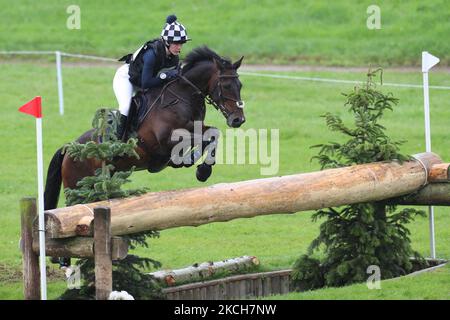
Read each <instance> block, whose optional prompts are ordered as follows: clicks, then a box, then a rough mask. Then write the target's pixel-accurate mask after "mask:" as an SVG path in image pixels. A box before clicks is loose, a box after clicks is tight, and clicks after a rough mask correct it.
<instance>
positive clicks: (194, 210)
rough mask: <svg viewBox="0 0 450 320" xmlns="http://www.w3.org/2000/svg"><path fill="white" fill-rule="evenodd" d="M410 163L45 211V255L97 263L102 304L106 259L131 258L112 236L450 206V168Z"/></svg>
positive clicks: (30, 295)
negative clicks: (363, 207) (357, 206)
mask: <svg viewBox="0 0 450 320" xmlns="http://www.w3.org/2000/svg"><path fill="white" fill-rule="evenodd" d="M414 158H415V159H414V160H411V161H406V162H404V163H402V164H401V163H398V162H395V161H394V162H378V163H370V164H363V165H356V166H351V167H344V168H337V169H329V170H323V171H319V172H312V173H304V174H295V175H290V176H282V177H274V178H267V179H256V180H249V181H241V182H235V183H221V184H216V185H212V186H209V187H204V188H192V189H187V190H178V191H163V192H152V193H147V194H145V195H142V196H139V197H132V198H127V199H115V200H109V201H101V202H97V203H91V204H85V205H76V206H72V207H66V208H60V209H54V210H48V211H46V212H45V220H46V221H45V228H46V237H47V240H46V253H47V255H49V256H65V257H95V264H96V269H95V272H96V278H97V280H96V281H97V283H96V289H97V292H96V296H97V299H106V298H107V297H108V295H109V293H110V292H111V290H112V279H111V261H112V260H115V259H123V258H125V257H126V255H127V252H128V243H126V242H125V240H123V239H121V238H120V237H114V236H113V235H125V234H132V233H136V232H140V231H148V230H163V229H168V228H175V227H180V226H198V225H202V224H207V223H211V222H217V221H229V220H232V219H236V218H250V217H254V216H258V215H267V214H281V213H295V212H299V211H305V210H316V209H321V208H328V207H336V206H341V205H346V204H353V203H361V202H372V201H382V200H384V201H386V203H388V204H415V205H419V204H421V205H436V204H437V205H449V204H450V183H449V182H450V175H449V173H450V170H449V166H450V165H449V164H448V163H442V160H441V159H440V158H439V156H437V155H436V154H433V153H421V154H417V155H415V156H414ZM21 208H22V251H23V256H24V288H25V298H26V299H38V298H39V280H38V278H39V269H38V267H37V266H38V259H37V253H39V248H38V245H37V242H36V241H35V239H37V236H36V234H37V233H36V231H37V221H35V223H34V225H33V226H32V223H31V221H32V220H33V218H34V217H36V203H35V200H32V199H31V200H30V199H24V200H23V201H22V205H21ZM94 215H95V216H96V218H95V219H94ZM35 220H36V219H35ZM94 222H95V225H94ZM32 229H34V230H32ZM94 229H95V231H94ZM80 236H85V237H80ZM86 236H88V237H86Z"/></svg>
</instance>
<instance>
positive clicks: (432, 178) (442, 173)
mask: <svg viewBox="0 0 450 320" xmlns="http://www.w3.org/2000/svg"><path fill="white" fill-rule="evenodd" d="M449 166H450V163H438V164H435V165H433V166H431V169H430V172H429V173H428V181H429V182H450V175H449V174H450V171H449Z"/></svg>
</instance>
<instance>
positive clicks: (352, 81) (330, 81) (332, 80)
mask: <svg viewBox="0 0 450 320" xmlns="http://www.w3.org/2000/svg"><path fill="white" fill-rule="evenodd" d="M0 54H5V55H13V54H52V55H54V54H55V51H0ZM61 55H62V56H66V57H74V58H81V59H91V60H101V61H111V62H118V61H117V60H116V59H112V58H106V57H98V56H90V55H84V54H73V53H66V52H61ZM239 73H240V74H242V75H246V76H256V77H266V78H275V79H287V80H300V81H318V82H328V83H347V84H363V82H361V81H354V80H343V79H330V78H316V77H301V76H289V75H281V74H271V73H257V72H245V71H241V72H239ZM383 85H384V86H388V87H401V88H417V89H422V88H423V86H422V85H420V84H411V83H391V82H385V83H383ZM429 88H431V89H438V90H450V87H449V86H429Z"/></svg>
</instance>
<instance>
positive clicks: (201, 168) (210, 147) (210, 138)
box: [196, 125, 220, 182]
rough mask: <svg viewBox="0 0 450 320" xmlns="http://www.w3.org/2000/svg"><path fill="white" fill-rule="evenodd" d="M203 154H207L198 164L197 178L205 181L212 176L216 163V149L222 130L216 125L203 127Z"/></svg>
mask: <svg viewBox="0 0 450 320" xmlns="http://www.w3.org/2000/svg"><path fill="white" fill-rule="evenodd" d="M202 132H203V134H202V136H203V140H202V148H201V150H202V154H203V155H206V157H205V160H204V161H203V163H201V164H199V165H198V166H197V171H196V177H197V180H199V181H201V182H205V181H206V180H208V178H209V177H210V176H211V173H212V166H213V165H215V164H216V149H217V144H218V142H219V136H220V131H219V129H217V128H215V127H210V126H205V125H204V126H203V128H202Z"/></svg>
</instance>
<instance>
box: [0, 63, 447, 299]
mask: <svg viewBox="0 0 450 320" xmlns="http://www.w3.org/2000/svg"><path fill="white" fill-rule="evenodd" d="M0 68H1V72H2V76H3V77H4V78H5V79H14V81H6V82H3V83H2V85H1V87H0V90H1V96H2V104H3V111H4V112H3V115H2V117H1V118H0V127H1V128H2V129H1V132H2V138H3V144H2V146H3V154H2V157H1V158H0V174H1V179H0V196H1V198H0V206H1V208H2V214H1V215H0V225H1V226H2V227H1V230H2V232H1V233H0V263H1V266H0V267H1V268H2V271H3V272H2V273H1V274H2V277H1V278H0V299H21V298H22V293H21V286H22V284H21V282H20V269H21V255H20V252H19V249H18V241H19V225H20V221H19V210H18V209H19V200H20V198H21V197H23V196H30V195H31V196H33V195H36V167H35V134H34V133H35V132H34V121H33V119H32V118H31V117H28V116H26V115H23V114H21V113H19V112H17V108H18V107H19V106H20V105H22V104H23V103H24V102H25V101H27V100H29V99H30V98H31V97H33V96H35V95H41V96H42V97H43V108H44V120H43V127H44V161H45V163H46V165H47V164H48V162H49V161H50V158H51V156H52V155H53V152H54V151H55V150H56V149H57V148H59V147H60V146H61V145H62V144H63V143H65V142H68V141H71V140H73V139H74V138H76V137H77V136H78V135H79V134H80V133H81V132H82V131H84V130H86V129H88V128H89V126H90V121H91V118H92V116H93V112H94V111H95V110H96V109H97V108H98V107H101V106H115V100H114V96H113V92H112V88H111V82H112V80H111V79H112V77H113V74H114V72H115V68H113V67H105V66H90V67H82V66H70V67H65V68H64V71H63V72H64V73H63V75H64V92H65V105H66V113H65V115H64V116H63V117H61V116H60V115H59V114H58V101H57V93H56V84H55V70H54V66H53V65H52V64H46V63H33V62H24V63H14V64H0ZM287 74H291V75H301V76H316V77H326V78H339V79H351V80H364V72H353V73H345V72H342V73H332V72H302V73H287ZM241 78H242V79H241V80H242V82H243V84H244V88H243V91H242V96H243V98H244V99H245V101H246V117H247V122H246V123H245V125H244V129H248V128H256V129H258V128H266V129H271V128H273V129H279V130H280V156H279V159H280V168H279V172H278V174H279V175H287V174H292V173H298V172H308V171H314V170H317V169H318V168H319V166H318V164H317V163H316V162H310V158H311V157H312V156H313V155H314V154H315V152H316V150H312V149H310V148H309V147H310V146H311V145H314V144H317V143H321V142H326V141H331V140H333V141H335V140H339V137H336V136H334V135H333V134H331V133H329V132H328V131H327V130H326V127H325V124H324V121H323V119H322V118H321V117H320V115H321V114H323V113H325V112H326V111H331V112H339V113H340V114H341V115H342V116H343V117H344V119H349V115H348V114H347V112H346V111H345V109H344V108H343V103H344V97H343V96H342V95H341V93H342V92H348V91H349V90H351V89H352V87H353V86H352V85H349V84H329V83H317V82H307V81H292V80H283V79H271V78H261V77H255V76H249V75H242V77H241ZM384 80H385V81H386V82H400V83H416V84H420V83H421V75H420V73H419V72H417V73H410V72H391V71H389V70H387V71H386V72H385V76H384ZM430 84H432V85H447V86H448V85H450V79H449V77H448V73H445V72H436V73H433V74H432V76H431V79H430ZM383 90H385V91H391V92H392V93H393V94H394V95H395V96H396V97H398V98H399V99H400V103H399V105H398V107H397V108H396V110H395V112H393V113H390V114H388V115H387V117H386V121H385V125H386V126H387V127H388V129H389V132H390V134H391V135H392V137H394V138H396V139H406V140H408V141H407V142H406V143H405V145H404V147H403V152H405V153H409V154H413V153H418V152H422V151H423V150H424V135H423V110H422V109H423V106H422V99H423V98H422V91H421V90H420V89H414V88H394V87H385V88H383ZM449 98H450V91H449V90H431V106H432V119H431V120H432V128H433V129H432V130H433V131H432V135H433V149H434V151H435V152H436V153H438V154H439V155H441V157H442V158H443V159H444V160H446V161H448V160H449V159H450V151H449V150H450V141H449V139H448V120H447V119H449V118H450V109H449V108H448V101H449ZM207 120H208V121H207V122H208V123H210V124H211V125H215V126H217V127H219V128H221V129H225V121H224V119H223V117H222V115H220V114H219V113H218V112H216V111H215V110H214V109H213V108H210V109H209V110H208V115H207ZM260 177H261V175H260V166H258V165H217V166H216V167H215V168H214V171H213V175H212V177H211V178H210V180H209V181H208V182H207V183H206V184H207V185H209V184H213V183H220V182H228V181H239V180H246V179H253V178H260ZM201 185H203V184H201V183H199V182H197V181H196V180H195V171H194V170H193V169H177V170H174V169H167V170H165V171H163V172H161V173H158V174H149V173H147V172H138V173H135V174H134V175H133V183H132V184H130V187H133V186H146V187H148V188H149V189H150V190H151V191H158V190H168V189H180V188H186V187H192V186H201ZM63 204H64V203H63V201H62V200H61V202H60V205H61V206H62V205H63ZM310 215H311V213H310V212H303V213H298V214H295V215H274V216H264V217H258V218H253V219H239V220H234V221H231V222H227V223H213V224H209V225H204V226H201V227H197V228H193V227H185V228H177V229H171V230H166V231H163V232H161V237H160V238H159V239H156V240H153V241H151V242H150V243H151V247H150V248H149V249H138V250H137V253H138V254H140V255H143V256H149V257H152V258H154V259H156V260H159V261H161V262H162V264H163V268H178V267H184V266H187V265H190V264H192V263H194V262H203V261H211V260H213V261H217V260H222V259H226V258H230V257H236V256H242V255H255V256H257V257H258V258H259V259H260V261H261V270H274V269H282V268H289V267H291V266H292V264H293V262H294V261H295V260H296V259H297V258H298V257H299V256H300V255H301V254H302V253H304V252H305V251H306V248H307V246H308V245H309V243H310V241H311V240H312V239H313V238H314V237H315V236H316V235H317V231H318V226H319V223H312V222H311V220H310ZM449 225H450V214H449V212H448V208H437V210H436V236H437V238H436V241H437V256H438V257H439V258H445V259H448V258H450V246H449V239H450V228H449ZM410 229H411V233H412V235H411V238H412V241H413V247H414V249H416V250H418V251H419V252H421V253H422V254H423V255H425V256H428V255H429V245H428V221H427V219H426V218H419V219H417V220H416V221H415V222H414V223H413V224H412V225H411V227H410ZM444 270H446V271H445V272H446V274H444V275H442V272H444V271H441V273H439V274H440V276H437V277H436V278H434V276H433V275H427V276H426V277H425V279H426V280H424V281H425V282H427V281H428V282H429V281H432V283H433V284H434V285H435V286H438V287H440V288H441V289H442V286H444V288H445V287H446V288H448V270H449V269H448V268H446V269H444ZM55 278H56V277H53V279H55ZM433 279H435V280H433ZM408 281H410V280H408ZM411 281H412V280H411ZM420 281H422V280H420ZM445 281H446V282H447V285H446V284H445ZM390 285H391V284H386V288H390ZM401 286H402V285H401ZM413 286H415V288H417V286H419V287H420V286H421V282H419V284H413ZM430 286H431V284H430ZM64 288H65V286H64V283H63V282H61V281H57V282H51V284H50V286H49V290H50V291H49V292H50V293H49V297H50V298H55V297H57V296H58V295H59V294H60V293H61V292H62V291H63V290H64ZM383 288H384V287H383ZM326 290H330V291H326ZM326 290H325V291H320V292H318V293H311V294H308V295H305V296H302V297H304V298H327V297H330V298H332V297H339V292H340V291H335V290H340V289H326ZM342 290H346V292H347V293H346V296H347V297H348V298H351V297H352V294H355V296H354V297H355V298H356V297H357V294H359V292H360V291H361V290H364V289H363V286H355V287H354V288H353V286H351V287H348V288H343V289H342ZM392 290H396V289H392ZM427 292H428V291H427ZM401 297H402V296H401V294H399V293H398V292H396V293H392V294H391V293H390V290H381V291H379V293H378V294H374V293H371V294H369V293H368V298H376V299H389V298H394V299H395V298H401ZM427 297H432V298H439V299H448V298H449V297H448V290H447V294H446V293H445V289H442V290H437V293H436V294H434V295H432V296H430V295H429V294H428V293H426V292H422V291H421V290H411V292H410V293H409V294H405V296H404V297H403V298H407V299H424V298H427ZM288 298H295V299H297V298H301V297H299V296H289V297H288Z"/></svg>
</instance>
